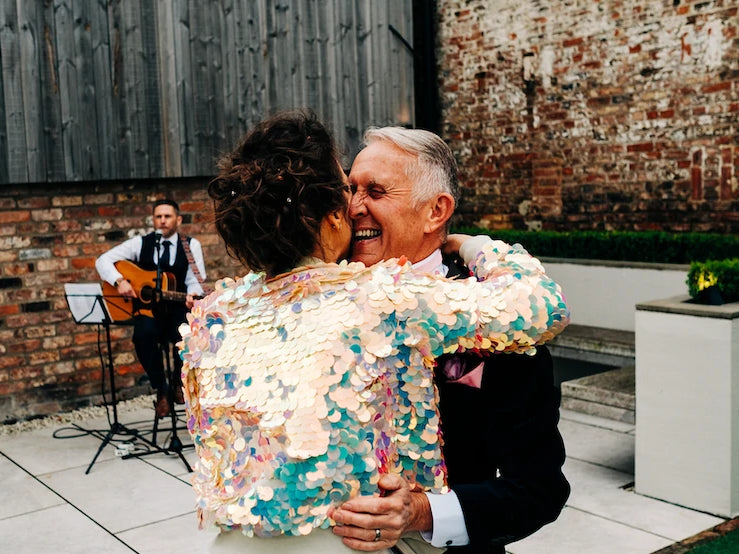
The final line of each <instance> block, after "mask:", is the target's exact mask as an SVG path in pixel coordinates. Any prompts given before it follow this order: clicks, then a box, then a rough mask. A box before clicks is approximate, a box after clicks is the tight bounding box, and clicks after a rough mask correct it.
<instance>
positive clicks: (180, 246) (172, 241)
mask: <svg viewBox="0 0 739 554" xmlns="http://www.w3.org/2000/svg"><path fill="white" fill-rule="evenodd" d="M153 213H154V228H155V229H156V231H155V232H152V233H149V234H148V235H146V236H143V237H142V236H135V237H133V238H130V239H128V240H126V241H124V242H122V243H120V244H118V245H117V246H114V247H113V248H111V249H110V250H108V251H107V252H105V253H103V254H102V255H100V257H99V258H98V259H97V260H96V261H95V268H96V269H97V271H98V273H99V274H100V278H101V279H103V280H104V281H107V282H108V283H110V284H111V285H113V286H115V287H116V289H117V291H118V294H119V295H120V296H123V297H127V298H136V297H137V296H136V290H135V287H134V285H133V284H132V283H131V282H130V281H129V279H131V278H132V277H131V276H126V275H123V274H122V273H121V272H120V271H119V269H118V268H116V265H115V264H116V262H119V261H121V260H128V261H130V262H134V263H135V264H136V265H137V266H139V267H140V268H141V269H142V270H146V271H156V269H157V264H158V263H159V265H160V266H161V271H162V273H165V272H166V273H171V274H172V275H173V276H174V281H175V284H176V290H177V291H178V292H183V293H186V301H185V302H184V303H177V302H169V301H166V302H165V301H162V302H159V303H157V304H156V305H155V309H154V310H153V317H149V316H148V315H143V314H139V313H135V314H134V323H133V344H134V347H135V348H136V356H137V357H138V359H139V362H140V363H141V365H142V366H143V368H144V371H146V374H147V375H148V377H149V381H150V383H151V386H152V387H153V388H154V389H155V390H156V392H157V401H156V407H155V411H156V415H157V417H160V418H162V417H165V416H166V415H167V414H168V413H169V411H170V403H169V395H168V383H167V379H166V376H165V372H164V363H163V357H162V351H161V349H160V345H161V344H163V343H164V344H167V345H168V347H171V349H172V359H173V360H174V364H173V368H172V373H173V375H172V377H173V378H172V381H173V383H172V385H173V391H172V393H173V394H172V398H173V399H174V402H175V403H176V404H182V403H183V402H184V400H183V393H182V381H181V375H180V373H181V368H182V360H181V359H180V356H179V355H178V354H177V351H176V347H175V344H176V343H177V342H178V341H179V340H180V333H179V330H178V328H179V326H180V324H181V323H183V322H184V321H185V314H186V313H187V310H188V309H190V308H192V305H193V303H194V298H195V297H196V296H202V295H203V280H204V279H205V262H204V261H203V249H202V247H201V245H200V242H199V241H198V239H196V238H192V237H186V236H184V235H180V234H179V233H178V232H177V229H178V227H179V226H180V224H181V223H182V216H181V215H180V208H179V206H178V204H177V202H175V201H174V200H170V199H161V200H157V201H156V202H155V203H154V209H153ZM162 281H163V282H164V279H162ZM169 286H170V290H171V285H169ZM162 288H163V289H164V286H163V287H162Z"/></svg>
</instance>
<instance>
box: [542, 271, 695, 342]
mask: <svg viewBox="0 0 739 554" xmlns="http://www.w3.org/2000/svg"><path fill="white" fill-rule="evenodd" d="M542 263H543V264H544V267H545V269H546V271H547V274H548V275H549V276H550V277H551V278H552V279H554V280H555V281H556V282H557V283H559V284H560V286H561V287H562V291H563V292H564V294H565V297H566V298H567V304H568V306H570V309H571V310H572V323H575V324H577V325H587V326H590V327H606V328H608V329H619V330H621V331H631V332H634V312H635V309H634V307H635V306H636V304H638V303H639V302H646V301H648V300H651V299H653V298H665V297H667V296H674V295H678V294H683V293H685V291H687V290H688V286H687V284H686V283H685V282H686V280H687V276H688V269H689V267H690V266H687V265H676V264H651V263H639V262H610V261H604V260H571V259H563V258H542Z"/></svg>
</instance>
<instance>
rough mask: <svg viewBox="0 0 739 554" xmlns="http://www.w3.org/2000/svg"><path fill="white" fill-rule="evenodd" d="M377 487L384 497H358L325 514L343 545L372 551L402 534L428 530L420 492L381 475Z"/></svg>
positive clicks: (387, 545) (428, 511)
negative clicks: (333, 524)
mask: <svg viewBox="0 0 739 554" xmlns="http://www.w3.org/2000/svg"><path fill="white" fill-rule="evenodd" d="M378 485H379V487H380V489H381V490H382V491H383V492H384V496H358V497H356V498H352V499H351V500H348V501H347V502H345V503H344V504H342V505H341V506H339V507H338V508H336V509H335V510H332V511H330V512H329V517H330V518H331V519H333V520H334V521H336V523H337V525H336V526H335V527H334V528H333V530H334V534H335V535H339V536H340V537H343V543H344V544H345V545H347V546H348V547H349V548H353V549H355V550H362V551H365V552H372V551H376V550H383V549H386V548H390V547H392V546H394V545H395V543H397V542H398V540H399V539H400V537H401V536H402V535H403V534H404V533H405V532H406V531H430V530H431V527H432V524H433V523H432V518H431V506H430V505H429V501H428V498H426V495H425V494H424V493H423V492H421V491H418V490H413V489H412V488H411V485H410V484H409V483H408V481H406V480H405V479H403V478H402V477H400V476H398V475H391V474H387V475H383V476H382V477H380V481H379V483H378ZM378 530H379V533H378Z"/></svg>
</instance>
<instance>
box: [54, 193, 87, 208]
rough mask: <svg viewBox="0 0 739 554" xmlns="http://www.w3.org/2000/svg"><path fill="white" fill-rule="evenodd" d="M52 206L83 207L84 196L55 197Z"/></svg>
mask: <svg viewBox="0 0 739 554" xmlns="http://www.w3.org/2000/svg"><path fill="white" fill-rule="evenodd" d="M51 205H52V206H56V207H67V206H81V205H82V196H79V195H70V196H53V197H52V198H51Z"/></svg>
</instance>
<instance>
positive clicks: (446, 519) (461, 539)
mask: <svg viewBox="0 0 739 554" xmlns="http://www.w3.org/2000/svg"><path fill="white" fill-rule="evenodd" d="M426 497H427V498H428V499H429V504H430V505H431V518H432V520H433V522H434V528H433V531H431V532H428V531H422V532H421V536H422V537H423V538H424V539H425V540H426V542H429V543H431V546H436V547H437V548H444V547H449V546H464V545H466V544H469V542H470V537H469V535H467V526H466V525H465V523H464V514H463V513H462V506H461V505H460V504H459V499H458V498H457V495H456V494H455V493H454V491H449V493H448V494H431V493H428V492H427V493H426Z"/></svg>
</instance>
